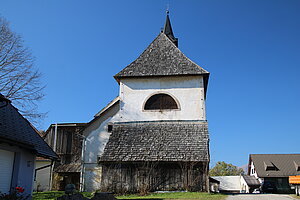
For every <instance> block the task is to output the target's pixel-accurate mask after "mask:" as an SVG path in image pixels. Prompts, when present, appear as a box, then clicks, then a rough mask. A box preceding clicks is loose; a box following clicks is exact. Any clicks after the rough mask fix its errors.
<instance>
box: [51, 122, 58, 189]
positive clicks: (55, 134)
mask: <svg viewBox="0 0 300 200" xmlns="http://www.w3.org/2000/svg"><path fill="white" fill-rule="evenodd" d="M52 130H53V129H51V132H53V131H52ZM56 138H57V123H56V124H55V128H54V141H53V150H54V152H56ZM51 164H52V163H51ZM53 170H54V165H52V167H51V172H50V190H52V187H53Z"/></svg>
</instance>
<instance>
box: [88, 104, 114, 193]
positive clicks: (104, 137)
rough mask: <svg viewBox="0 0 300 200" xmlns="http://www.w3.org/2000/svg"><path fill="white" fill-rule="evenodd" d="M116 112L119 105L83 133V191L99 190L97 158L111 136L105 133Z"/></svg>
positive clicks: (99, 171)
mask: <svg viewBox="0 0 300 200" xmlns="http://www.w3.org/2000/svg"><path fill="white" fill-rule="evenodd" d="M118 111H119V104H116V105H113V106H112V107H111V108H109V109H108V110H107V111H106V112H105V113H103V114H102V115H101V116H100V117H99V118H98V119H96V120H95V121H93V122H92V123H91V124H90V125H89V126H88V127H87V128H86V129H85V130H84V131H83V134H84V136H85V137H86V139H85V150H84V156H83V159H84V168H83V170H84V173H83V184H84V190H85V191H88V192H92V191H95V190H98V189H99V188H100V181H101V167H100V166H99V164H98V157H99V156H100V155H101V154H102V153H103V151H104V148H105V145H106V143H107V142H108V139H109V136H110V134H111V133H109V132H108V131H107V125H108V123H109V122H111V119H112V117H113V116H114V115H115V114H116V113H117V112H118Z"/></svg>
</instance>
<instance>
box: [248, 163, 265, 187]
mask: <svg viewBox="0 0 300 200" xmlns="http://www.w3.org/2000/svg"><path fill="white" fill-rule="evenodd" d="M249 174H250V176H254V177H255V178H256V179H258V181H259V182H260V183H262V182H263V181H264V179H263V178H260V177H258V175H257V172H256V169H255V166H254V163H253V161H251V165H250V173H249Z"/></svg>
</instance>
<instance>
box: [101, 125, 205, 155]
mask: <svg viewBox="0 0 300 200" xmlns="http://www.w3.org/2000/svg"><path fill="white" fill-rule="evenodd" d="M100 161H209V153H208V130H207V122H205V121H198V122H195V121H193V122H190V121H177V122H168V121H160V122H131V123H115V124H114V125H113V131H112V134H111V136H110V138H109V141H108V143H107V145H106V147H105V149H104V153H103V155H102V156H101V157H100Z"/></svg>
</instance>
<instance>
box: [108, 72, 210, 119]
mask: <svg viewBox="0 0 300 200" xmlns="http://www.w3.org/2000/svg"><path fill="white" fill-rule="evenodd" d="M156 93H166V94H169V95H171V96H172V97H174V98H175V100H177V101H178V102H179V109H177V110H162V111H145V110H143V107H144V103H145V101H146V100H147V99H148V98H149V97H150V96H152V95H153V94H156ZM119 96H120V99H121V110H120V113H119V115H118V116H116V117H114V120H115V121H151V120H206V117H205V101H204V85H203V77H202V76H185V77H181V76H177V77H170V76H169V77H155V78H138V79H122V80H121V82H120V94H119Z"/></svg>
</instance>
